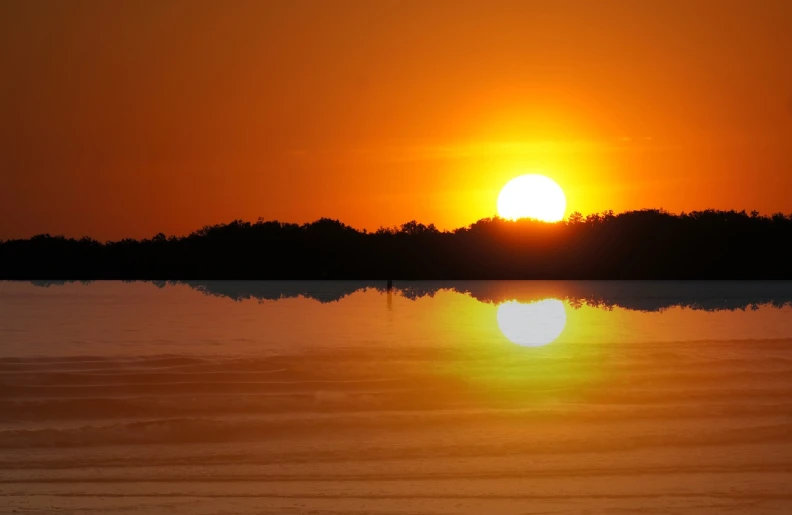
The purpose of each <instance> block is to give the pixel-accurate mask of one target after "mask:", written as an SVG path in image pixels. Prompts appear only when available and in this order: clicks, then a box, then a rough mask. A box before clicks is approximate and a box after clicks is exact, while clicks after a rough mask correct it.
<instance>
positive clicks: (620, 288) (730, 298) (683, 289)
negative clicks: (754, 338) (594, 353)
mask: <svg viewBox="0 0 792 515" xmlns="http://www.w3.org/2000/svg"><path fill="white" fill-rule="evenodd" d="M68 282H74V281H32V283H33V284H35V285H38V286H44V287H47V286H55V285H62V284H66V283H68ZM80 282H82V283H83V284H89V283H90V281H80ZM141 282H144V283H149V284H153V285H155V286H157V287H159V288H166V287H168V286H187V287H189V288H191V289H193V290H196V291H198V292H200V293H202V294H204V295H207V296H212V297H219V298H227V299H231V300H234V301H244V300H257V301H260V302H261V301H276V300H282V299H290V298H300V297H302V298H307V299H313V300H316V301H318V302H322V303H326V302H337V301H339V300H341V299H343V298H345V297H347V296H349V295H352V294H353V293H356V292H362V291H368V290H374V291H377V292H380V293H383V294H384V293H386V291H387V290H386V283H385V281H141ZM393 291H394V292H395V293H396V294H397V295H399V296H401V297H403V298H406V299H411V300H417V299H421V298H426V297H433V296H435V295H436V294H437V293H439V292H443V291H448V292H455V293H459V294H463V295H468V296H470V297H472V298H474V299H476V300H478V301H480V302H485V303H491V304H501V303H503V302H508V301H517V302H522V303H527V302H535V301H537V300H542V299H547V298H555V299H560V300H565V301H567V302H568V303H569V305H570V306H571V307H572V308H573V309H580V308H581V307H583V306H589V307H594V308H598V309H605V310H612V309H614V308H622V309H628V310H634V311H647V312H658V311H663V310H665V309H669V308H673V307H682V308H685V309H693V310H703V311H721V310H730V311H733V310H756V309H758V308H759V307H760V306H767V307H773V308H777V309H780V308H783V307H790V306H792V281H779V282H763V281H757V282H754V281H749V282H740V281H734V282H711V281H693V282H654V281H601V282H598V281H560V282H555V281H524V282H521V281H405V282H399V281H396V282H395V283H394V287H393Z"/></svg>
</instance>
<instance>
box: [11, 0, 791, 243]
mask: <svg viewBox="0 0 792 515" xmlns="http://www.w3.org/2000/svg"><path fill="white" fill-rule="evenodd" d="M790 27H792V2H790V1H786V0H777V1H774V0H744V1H733V0H663V1H650V0H629V1H628V0H625V1H612V0H579V1H564V0H556V1H552V2H551V1H528V0H525V1H498V0H487V1H466V0H420V1H419V0H415V1H410V0H404V1H391V0H361V1H347V0H333V1H330V0H316V1H303V0H284V1H275V0H272V1H267V0H258V1H242V0H232V1H226V2H221V1H205V2H204V1H200V0H183V1H176V0H156V1H155V0H150V1H149V0H137V1H131V0H130V1H121V0H119V1H108V0H96V1H80V0H69V1H62V0H53V1H45V0H35V1H34V0H0V47H2V49H3V50H2V52H0V70H2V72H1V73H2V80H0V238H2V239H7V238H17V237H29V236H31V235H33V234H37V233H45V232H48V233H51V234H66V235H67V236H77V237H79V236H83V235H89V236H92V237H95V238H98V239H101V240H106V239H118V238H122V237H136V238H139V237H149V236H152V235H153V234H155V233H157V232H160V231H161V232H164V233H166V234H185V233H188V232H190V231H192V230H194V229H197V228H199V227H201V226H203V225H205V224H214V223H220V222H228V221H230V220H233V219H235V218H242V219H248V220H255V219H256V218H258V217H263V218H265V219H277V220H281V221H286V222H298V223H303V222H308V221H313V220H315V219H317V218H320V217H330V218H338V219H340V220H341V221H343V222H345V223H347V224H350V225H352V226H354V227H356V228H359V229H362V228H367V229H376V228H377V227H379V226H392V225H396V224H401V223H403V222H406V221H409V220H412V219H416V220H418V221H420V222H424V223H427V224H428V223H435V224H436V225H437V226H438V227H440V228H444V229H451V228H454V227H459V226H464V225H468V224H470V223H472V222H474V221H475V220H477V219H480V218H483V217H488V216H492V215H494V214H495V204H496V198H497V195H498V192H499V190H500V188H501V187H502V186H503V185H504V184H505V183H506V182H507V181H508V180H509V179H511V178H513V177H515V176H517V175H520V174H521V173H532V172H536V173H542V174H545V175H547V176H549V177H551V178H553V179H554V180H555V181H557V182H558V184H559V185H561V187H562V188H563V189H564V191H565V192H566V195H567V200H568V206H567V213H569V212H571V211H575V210H577V211H581V212H583V213H589V212H593V211H602V210H605V209H613V210H614V211H617V212H618V211H623V210H627V209H639V208H665V209H668V210H670V211H673V212H679V211H683V210H685V211H690V210H694V209H705V208H717V209H737V210H741V209H746V210H751V209H757V210H759V211H760V212H762V213H765V214H770V213H772V212H775V211H783V212H785V213H790V212H792V194H791V193H790V192H792V30H790Z"/></svg>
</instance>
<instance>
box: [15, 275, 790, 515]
mask: <svg viewBox="0 0 792 515" xmlns="http://www.w3.org/2000/svg"><path fill="white" fill-rule="evenodd" d="M383 286H384V284H381V283H375V282H371V283H366V282H318V283H317V282H181V283H169V284H165V283H152V282H138V283H120V282H97V283H90V284H81V283H67V284H57V283H22V282H0V513H11V512H13V510H17V512H18V513H50V512H55V511H60V512H67V513H70V512H73V513H85V512H88V511H90V510H93V511H95V512H97V513H114V514H115V513H124V514H126V513H129V514H142V513H157V514H159V513H196V514H204V513H205V514H215V513H321V514H335V513H361V514H362V513H374V512H376V513H394V514H395V513H399V514H404V513H410V514H414V513H488V512H491V513H496V512H497V513H515V514H517V513H520V514H525V513H584V512H587V513H619V512H622V513H697V514H698V513H726V512H731V513H779V514H780V513H791V512H792V283H773V282H767V283H754V282H741V283H719V282H703V283H668V282H662V283H652V282H647V283H640V282H618V283H607V282H605V283H598V282H436V283H435V282H415V283H398V282H397V283H396V285H395V288H394V290H393V291H390V292H388V291H385V290H384V288H383ZM4 510H5V511H4Z"/></svg>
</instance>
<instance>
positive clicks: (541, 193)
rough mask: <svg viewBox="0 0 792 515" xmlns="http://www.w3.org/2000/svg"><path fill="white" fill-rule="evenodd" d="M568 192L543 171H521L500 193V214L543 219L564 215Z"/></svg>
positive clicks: (557, 217)
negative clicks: (541, 173)
mask: <svg viewBox="0 0 792 515" xmlns="http://www.w3.org/2000/svg"><path fill="white" fill-rule="evenodd" d="M565 211H566V196H565V195H564V191H563V190H562V189H561V187H560V186H559V185H558V184H557V183H556V182H555V181H554V180H552V179H550V178H549V177H545V176H544V175H536V174H531V175H521V176H519V177H515V178H514V179H512V180H510V181H509V182H508V183H506V185H505V186H504V187H503V189H502V190H501V192H500V194H499V195H498V215H499V216H501V217H503V218H508V219H510V220H517V219H518V218H536V219H537V220H542V221H543V222H558V221H560V220H563V219H564V212H565Z"/></svg>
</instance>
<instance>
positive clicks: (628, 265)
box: [0, 209, 792, 280]
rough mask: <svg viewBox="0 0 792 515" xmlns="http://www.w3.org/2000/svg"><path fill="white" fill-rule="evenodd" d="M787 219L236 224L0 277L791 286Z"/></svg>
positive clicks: (71, 246) (720, 216)
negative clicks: (448, 226)
mask: <svg viewBox="0 0 792 515" xmlns="http://www.w3.org/2000/svg"><path fill="white" fill-rule="evenodd" d="M790 241H792V215H789V216H785V215H783V214H782V213H776V214H774V215H772V216H760V215H759V214H758V213H757V212H755V211H754V212H752V213H746V212H745V211H740V212H737V211H716V210H706V211H696V212H691V213H682V214H678V215H677V214H672V213H668V212H666V211H664V210H656V209H651V210H650V209H647V210H639V211H628V212H624V213H620V214H614V213H613V212H612V211H608V212H605V213H600V214H592V215H588V216H586V217H584V216H582V215H581V214H580V213H573V214H572V215H571V216H570V217H569V218H568V219H567V220H566V221H563V222H558V223H545V222H540V221H537V220H531V219H522V220H517V221H510V220H504V219H501V218H498V217H494V218H485V219H482V220H479V221H477V222H475V223H473V224H471V225H469V226H467V227H463V228H459V229H455V230H453V231H440V230H438V229H437V228H435V226H434V225H428V226H427V225H424V224H421V223H418V222H415V221H411V222H408V223H405V224H403V225H401V226H400V227H395V228H380V229H379V230H377V231H374V232H368V231H365V230H363V231H359V230H356V229H354V228H352V227H350V226H348V225H345V224H343V223H341V222H340V221H338V220H331V219H327V218H323V219H320V220H318V221H316V222H313V223H307V224H303V225H299V224H293V223H282V222H278V221H264V220H262V219H259V220H258V221H256V222H253V223H251V222H246V221H241V220H235V221H233V222H231V223H227V224H218V225H212V226H206V227H203V228H202V229H199V230H197V231H195V232H193V233H191V234H189V235H187V236H183V237H176V236H170V237H168V236H166V235H164V234H162V233H160V234H158V235H156V236H154V237H153V238H149V239H143V240H134V239H123V240H119V241H110V242H106V243H101V242H99V241H97V240H94V239H91V238H87V237H86V238H82V239H71V238H65V237H63V236H50V235H48V234H45V235H38V236H34V237H32V238H30V239H26V240H7V241H0V279H56V278H57V279H130V280H131V279H164V280H166V279H182V280H186V279H347V280H348V279H394V280H405V279H447V280H450V279H792V252H791V251H790V246H789V243H790Z"/></svg>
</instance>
